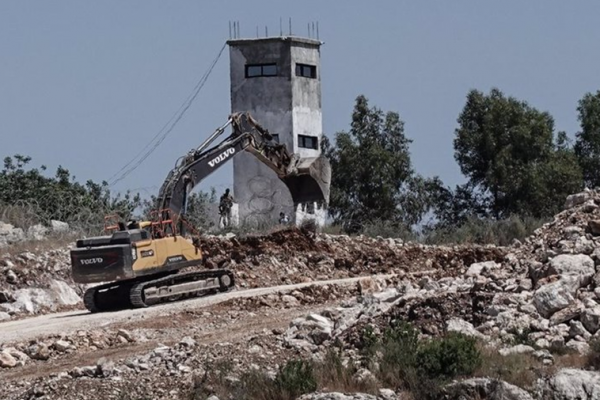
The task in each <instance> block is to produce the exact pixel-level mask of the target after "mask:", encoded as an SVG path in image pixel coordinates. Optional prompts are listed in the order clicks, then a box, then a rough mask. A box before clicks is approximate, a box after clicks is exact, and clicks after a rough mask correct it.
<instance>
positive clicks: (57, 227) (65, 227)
mask: <svg viewBox="0 0 600 400" xmlns="http://www.w3.org/2000/svg"><path fill="white" fill-rule="evenodd" d="M50 227H51V228H52V231H53V232H56V233H65V232H68V231H69V224H67V223H66V222H62V221H55V220H52V221H50Z"/></svg>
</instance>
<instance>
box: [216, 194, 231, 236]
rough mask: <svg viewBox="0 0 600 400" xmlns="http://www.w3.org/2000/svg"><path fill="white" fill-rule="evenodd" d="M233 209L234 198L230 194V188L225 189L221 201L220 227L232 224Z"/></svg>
mask: <svg viewBox="0 0 600 400" xmlns="http://www.w3.org/2000/svg"><path fill="white" fill-rule="evenodd" d="M232 207H233V196H232V195H231V194H229V188H227V189H225V193H223V195H222V196H221V199H220V200H219V215H220V216H221V217H220V219H219V226H223V228H225V227H228V226H229V225H230V224H231V208H232Z"/></svg>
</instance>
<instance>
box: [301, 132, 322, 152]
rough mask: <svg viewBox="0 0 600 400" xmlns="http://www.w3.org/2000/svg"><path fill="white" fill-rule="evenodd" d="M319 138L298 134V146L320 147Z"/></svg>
mask: <svg viewBox="0 0 600 400" xmlns="http://www.w3.org/2000/svg"><path fill="white" fill-rule="evenodd" d="M318 146H319V139H318V138H317V137H316V136H306V135H298V147H304V148H305V149H315V150H316V149H318Z"/></svg>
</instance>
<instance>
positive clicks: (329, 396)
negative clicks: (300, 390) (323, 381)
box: [296, 392, 380, 400]
mask: <svg viewBox="0 0 600 400" xmlns="http://www.w3.org/2000/svg"><path fill="white" fill-rule="evenodd" d="M296 400H380V399H378V398H377V397H375V396H373V395H371V394H364V393H352V394H345V393H338V392H329V393H310V394H305V395H304V396H301V397H298V398H297V399H296Z"/></svg>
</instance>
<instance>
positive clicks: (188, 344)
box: [128, 336, 196, 348]
mask: <svg viewBox="0 0 600 400" xmlns="http://www.w3.org/2000/svg"><path fill="white" fill-rule="evenodd" d="M128 341H129V340H128ZM179 344H180V345H182V346H185V347H190V348H192V347H195V346H196V341H195V340H194V339H192V338H191V337H189V336H186V337H184V338H183V339H181V340H180V341H179Z"/></svg>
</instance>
